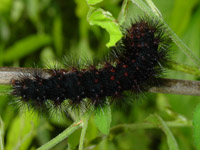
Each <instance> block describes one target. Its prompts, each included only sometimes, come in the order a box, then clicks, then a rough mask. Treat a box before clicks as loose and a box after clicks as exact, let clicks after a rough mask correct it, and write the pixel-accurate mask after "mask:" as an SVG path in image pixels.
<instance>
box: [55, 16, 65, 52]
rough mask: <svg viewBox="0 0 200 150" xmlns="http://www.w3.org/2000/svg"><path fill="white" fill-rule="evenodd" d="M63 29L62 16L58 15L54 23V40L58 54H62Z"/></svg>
mask: <svg viewBox="0 0 200 150" xmlns="http://www.w3.org/2000/svg"><path fill="white" fill-rule="evenodd" d="M62 33H63V31H62V20H61V17H60V16H56V18H55V19H54V24H53V40H54V45H55V48H56V52H57V54H58V56H62V51H63V34H62Z"/></svg>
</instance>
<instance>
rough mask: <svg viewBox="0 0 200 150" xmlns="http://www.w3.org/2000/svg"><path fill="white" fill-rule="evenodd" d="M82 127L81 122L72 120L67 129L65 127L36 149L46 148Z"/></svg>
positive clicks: (43, 149) (42, 149)
mask: <svg viewBox="0 0 200 150" xmlns="http://www.w3.org/2000/svg"><path fill="white" fill-rule="evenodd" d="M80 127H82V122H81V123H80V121H77V122H74V123H73V124H72V125H71V126H69V127H68V128H67V129H65V130H64V131H63V132H62V133H60V134H59V135H58V136H56V137H55V138H53V139H52V140H50V141H49V142H48V143H46V144H44V145H42V146H41V147H39V148H38V149H37V150H47V149H50V148H52V147H53V146H55V145H56V144H58V143H59V142H61V141H62V140H64V139H65V138H67V137H68V136H69V135H71V134H72V133H73V132H74V131H76V130H77V129H79V128H80Z"/></svg>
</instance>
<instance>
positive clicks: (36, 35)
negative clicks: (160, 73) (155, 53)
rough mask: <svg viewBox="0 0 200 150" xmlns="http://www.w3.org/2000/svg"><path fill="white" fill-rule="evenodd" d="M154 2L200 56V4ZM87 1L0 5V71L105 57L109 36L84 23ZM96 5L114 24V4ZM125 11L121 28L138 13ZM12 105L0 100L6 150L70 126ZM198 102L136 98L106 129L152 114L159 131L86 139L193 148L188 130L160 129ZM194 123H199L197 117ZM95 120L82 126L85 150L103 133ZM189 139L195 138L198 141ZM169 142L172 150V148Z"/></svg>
mask: <svg viewBox="0 0 200 150" xmlns="http://www.w3.org/2000/svg"><path fill="white" fill-rule="evenodd" d="M100 1H101V0H98V1H97V2H100ZM153 2H154V3H155V5H156V6H157V7H158V9H159V10H160V11H161V13H162V15H163V18H164V20H165V21H166V22H167V24H168V25H169V26H170V27H171V28H172V29H173V30H174V32H175V33H177V34H178V36H179V37H180V38H181V39H183V41H184V42H185V43H186V44H187V45H188V46H189V47H190V48H191V49H192V51H193V53H194V54H195V55H196V56H198V57H199V58H200V42H199V41H200V1H199V0H167V1H160V0H154V1H153ZM87 3H88V4H92V5H94V4H96V3H95V2H94V1H92V0H87V1H84V0H74V1H72V0H68V1H67V0H56V1H55V0H13V1H12V0H0V65H1V66H15V67H31V66H33V65H34V64H37V66H38V67H45V66H46V65H47V64H49V63H50V64H51V63H54V62H62V59H63V57H64V56H70V55H76V56H78V57H80V58H81V57H82V58H85V57H87V58H89V59H90V58H94V57H98V58H101V57H102V56H104V55H105V54H106V53H107V52H109V49H108V48H107V47H106V44H107V43H108V42H109V38H111V39H112V37H109V34H108V33H107V31H106V30H105V29H106V28H104V25H102V24H99V22H98V20H96V22H92V23H93V24H94V25H92V26H91V25H90V24H92V23H91V22H90V24H89V22H88V21H89V20H87V19H88V16H87V15H88V11H89V7H88V5H87ZM97 6H98V7H99V8H102V10H105V11H108V12H110V13H111V14H112V17H113V18H111V19H110V20H113V19H114V18H116V19H117V18H118V17H119V18H120V16H119V14H120V10H121V8H122V1H121V0H104V1H102V2H101V3H98V4H97ZM126 9H127V13H126V18H124V20H125V23H124V24H125V25H127V24H128V23H129V22H130V20H132V19H133V18H137V16H138V15H141V14H142V11H141V10H140V9H139V8H137V7H136V6H135V5H133V4H132V3H130V2H129V3H128V5H127V7H126ZM99 10H100V9H99ZM90 11H91V10H90ZM100 11H101V10H100ZM108 20H109V19H108ZM97 25H99V26H101V27H103V28H101V27H99V26H97ZM108 31H110V30H109V29H108ZM111 34H113V33H111ZM114 38H115V37H114ZM111 45H112V44H111ZM171 53H172V54H173V57H172V59H173V60H176V61H177V62H179V63H185V64H192V61H191V60H190V59H188V58H187V57H186V56H185V55H184V54H183V53H182V51H180V50H179V49H178V48H177V47H176V46H175V45H174V46H173V47H172V52H171ZM192 65H193V64H192ZM166 76H167V77H168V78H178V79H192V80H198V79H199V78H198V77H194V76H191V75H187V74H183V73H179V72H174V71H171V70H167V72H166ZM9 90H10V89H8V88H6V87H1V91H8V92H9ZM11 99H12V97H10V96H9V95H0V117H1V118H2V121H1V120H0V133H1V134H0V141H2V139H4V147H5V149H6V150H13V149H20V150H27V149H32V150H33V149H35V148H37V147H39V146H41V145H42V144H44V143H46V142H48V141H49V140H50V139H52V138H53V137H55V136H56V135H57V134H59V133H60V132H61V131H63V129H65V128H67V127H68V126H69V125H70V124H71V123H72V119H70V117H63V116H61V117H58V116H56V115H55V116H51V117H50V118H46V117H37V114H36V115H35V113H33V112H27V113H25V112H24V111H22V112H21V111H19V110H17V109H16V108H15V107H13V104H11V105H10V102H11V101H12V100H11ZM143 99H144V100H143ZM197 103H199V97H194V96H183V95H169V94H157V95H156V94H155V95H153V94H150V95H149V96H148V97H147V98H142V100H141V99H140V100H138V101H135V102H134V103H133V105H130V106H127V108H126V110H120V109H112V123H111V127H112V126H115V125H118V124H120V123H127V124H128V123H136V122H144V120H145V119H146V118H147V117H148V116H149V115H150V114H154V113H157V114H159V116H161V117H162V118H160V117H158V116H157V115H154V118H153V119H152V118H151V119H150V120H151V121H152V120H153V121H152V122H154V123H155V122H157V124H156V123H155V125H156V126H161V129H162V131H163V132H162V131H161V130H158V128H154V129H148V130H142V129H136V130H133V131H131V132H130V131H129V132H123V133H122V134H119V135H115V134H113V136H112V135H110V136H109V137H110V138H99V139H100V140H98V139H96V141H95V142H94V141H93V144H94V143H95V144H96V143H98V145H97V146H96V147H95V148H94V149H96V150H98V149H99V150H100V149H103V150H116V149H119V150H134V149H140V150H167V149H169V147H168V144H169V143H168V142H171V143H173V144H174V145H175V146H174V147H176V142H174V141H173V138H174V137H175V139H176V141H177V144H178V146H179V149H181V150H192V149H195V146H194V142H193V133H192V128H191V127H179V128H170V129H171V131H170V129H169V128H167V127H166V126H165V125H166V124H165V121H170V120H177V119H178V120H181V121H183V120H185V121H190V120H191V119H192V115H193V110H194V108H195V106H196V105H197ZM14 106H15V104H14ZM17 112H18V113H17ZM196 112H198V111H196ZM155 116H157V117H155ZM196 117H197V118H198V113H197V116H196ZM95 119H96V118H95ZM95 119H94V116H92V117H91V119H90V120H89V127H88V130H87V133H86V139H85V143H86V144H85V146H91V145H90V142H91V140H93V139H95V138H96V137H98V136H100V137H101V135H102V134H101V133H100V132H99V131H98V129H97V127H96V125H95ZM148 119H149V118H148ZM155 119H157V121H155ZM197 129H198V127H197ZM102 130H104V129H102ZM104 132H107V131H104ZM168 135H169V136H170V137H171V138H170V139H169V136H168ZM79 136H80V131H79V130H77V131H76V132H75V133H74V134H72V135H71V136H70V137H69V139H68V142H66V140H64V141H63V142H61V143H59V144H58V145H56V146H55V147H54V148H53V149H54V150H56V149H59V150H62V149H63V150H64V149H66V148H67V147H71V148H73V147H76V146H77V145H78V141H79V138H77V137H79ZM166 136H167V138H166ZM195 136H197V137H198V135H195ZM170 140H171V141H170ZM99 141H101V142H99ZM68 143H69V144H68ZM173 144H172V145H171V146H172V148H171V149H173Z"/></svg>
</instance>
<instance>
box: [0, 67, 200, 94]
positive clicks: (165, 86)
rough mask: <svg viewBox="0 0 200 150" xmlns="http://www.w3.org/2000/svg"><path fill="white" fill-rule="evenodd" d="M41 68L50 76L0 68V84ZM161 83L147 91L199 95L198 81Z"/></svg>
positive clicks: (164, 79) (22, 69)
mask: <svg viewBox="0 0 200 150" xmlns="http://www.w3.org/2000/svg"><path fill="white" fill-rule="evenodd" d="M38 70H41V71H42V73H43V76H44V77H46V78H48V77H49V76H50V74H49V70H48V69H34V68H8V67H1V68H0V84H7V85H9V84H11V80H12V79H18V78H19V77H20V76H22V75H23V76H31V75H32V74H33V73H34V72H36V71H38ZM160 80H161V82H162V85H161V86H159V87H152V88H151V89H149V91H148V92H151V93H168V94H181V95H193V96H200V81H191V80H178V79H166V78H162V79H160Z"/></svg>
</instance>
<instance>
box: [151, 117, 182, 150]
mask: <svg viewBox="0 0 200 150" xmlns="http://www.w3.org/2000/svg"><path fill="white" fill-rule="evenodd" d="M147 120H148V121H150V122H151V123H153V124H154V125H156V126H157V127H158V128H161V129H162V130H163V132H164V133H165V135H166V136H167V143H168V147H169V150H178V149H179V148H178V144H177V142H176V139H175V138H174V136H173V134H172V132H171V131H170V129H169V128H168V126H167V124H166V123H165V121H164V120H163V119H162V118H161V117H160V116H158V115H157V114H155V115H151V116H149V117H148V118H147Z"/></svg>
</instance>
